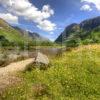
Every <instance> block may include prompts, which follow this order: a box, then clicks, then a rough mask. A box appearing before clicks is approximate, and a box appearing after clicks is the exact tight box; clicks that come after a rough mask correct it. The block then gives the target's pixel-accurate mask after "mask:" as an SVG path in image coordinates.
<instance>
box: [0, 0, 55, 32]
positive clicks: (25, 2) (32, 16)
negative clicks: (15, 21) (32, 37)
mask: <svg viewBox="0 0 100 100" xmlns="http://www.w3.org/2000/svg"><path fill="white" fill-rule="evenodd" d="M0 4H2V5H3V7H5V8H6V9H7V10H8V12H10V13H13V14H15V15H17V16H22V17H24V19H27V20H31V21H33V22H35V23H36V24H37V26H38V27H39V28H40V29H43V30H45V31H51V30H54V29H55V26H56V25H55V24H54V23H52V22H51V21H49V20H48V18H49V17H51V16H52V15H54V11H53V9H51V7H50V6H49V5H44V6H43V7H42V9H41V10H39V9H38V8H36V7H35V6H34V5H33V4H32V3H30V2H29V0H0Z"/></svg>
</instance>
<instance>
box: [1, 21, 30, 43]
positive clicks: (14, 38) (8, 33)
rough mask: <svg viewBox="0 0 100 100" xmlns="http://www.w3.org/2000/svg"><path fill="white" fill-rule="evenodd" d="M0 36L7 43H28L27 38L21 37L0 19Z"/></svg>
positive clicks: (28, 39)
mask: <svg viewBox="0 0 100 100" xmlns="http://www.w3.org/2000/svg"><path fill="white" fill-rule="evenodd" d="M0 36H4V37H5V38H6V39H7V40H8V41H9V42H11V43H16V44H22V43H24V42H27V41H30V38H29V37H27V36H22V34H21V33H20V32H19V31H17V30H15V29H14V28H13V27H11V26H10V25H9V24H8V23H6V22H5V21H4V20H2V19H0Z"/></svg>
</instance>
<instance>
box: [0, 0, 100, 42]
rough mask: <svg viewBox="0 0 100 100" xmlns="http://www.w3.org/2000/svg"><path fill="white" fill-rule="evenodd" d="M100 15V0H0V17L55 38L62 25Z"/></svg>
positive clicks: (51, 38) (63, 26) (12, 23)
mask: <svg viewBox="0 0 100 100" xmlns="http://www.w3.org/2000/svg"><path fill="white" fill-rule="evenodd" d="M96 16H100V0H0V18H2V19H4V20H6V21H7V22H8V23H9V24H11V25H14V26H18V27H20V28H22V29H25V30H27V31H30V32H36V33H39V34H40V35H41V36H44V37H46V38H49V39H50V40H52V41H54V40H55V39H56V38H57V37H58V36H59V35H60V34H61V32H63V30H64V29H65V27H67V26H68V25H70V24H72V23H80V22H81V21H83V20H85V19H89V18H93V17H96Z"/></svg>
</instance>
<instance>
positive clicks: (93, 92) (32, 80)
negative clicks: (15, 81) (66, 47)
mask: <svg viewBox="0 0 100 100" xmlns="http://www.w3.org/2000/svg"><path fill="white" fill-rule="evenodd" d="M18 75H19V77H23V78H24V81H23V84H21V85H19V86H17V87H11V88H10V89H7V90H6V91H5V92H4V93H2V95H1V98H2V99H3V100H13V99H14V100H15V99H16V100H99V99H100V45H88V46H84V47H78V48H76V49H73V50H72V51H69V52H65V53H64V54H63V55H62V56H61V57H55V58H53V59H51V66H50V68H48V69H47V70H39V69H33V70H32V71H26V72H25V73H19V74H18ZM40 84H41V85H40ZM42 86H43V87H42ZM41 87H42V88H41ZM34 88H36V90H34ZM41 91H45V92H44V93H43V94H42V93H41Z"/></svg>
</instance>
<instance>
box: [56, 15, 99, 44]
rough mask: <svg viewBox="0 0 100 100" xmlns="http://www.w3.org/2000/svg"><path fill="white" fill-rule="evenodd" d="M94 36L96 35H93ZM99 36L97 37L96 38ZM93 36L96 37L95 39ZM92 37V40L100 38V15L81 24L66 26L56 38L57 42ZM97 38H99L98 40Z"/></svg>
mask: <svg viewBox="0 0 100 100" xmlns="http://www.w3.org/2000/svg"><path fill="white" fill-rule="evenodd" d="M93 36H94V37H93ZM95 37H97V38H95ZM93 38H95V39H94V40H93ZM73 39H74V40H75V39H76V40H77V39H80V40H82V41H84V40H85V39H91V40H92V41H99V40H100V16H99V17H96V18H92V19H88V20H85V21H83V22H81V23H80V24H77V23H73V24H71V25H69V26H67V27H66V28H65V30H64V31H63V32H62V33H61V34H60V36H59V37H58V38H57V39H56V40H55V42H56V43H63V42H65V41H69V40H73ZM96 39H97V40H96Z"/></svg>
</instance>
